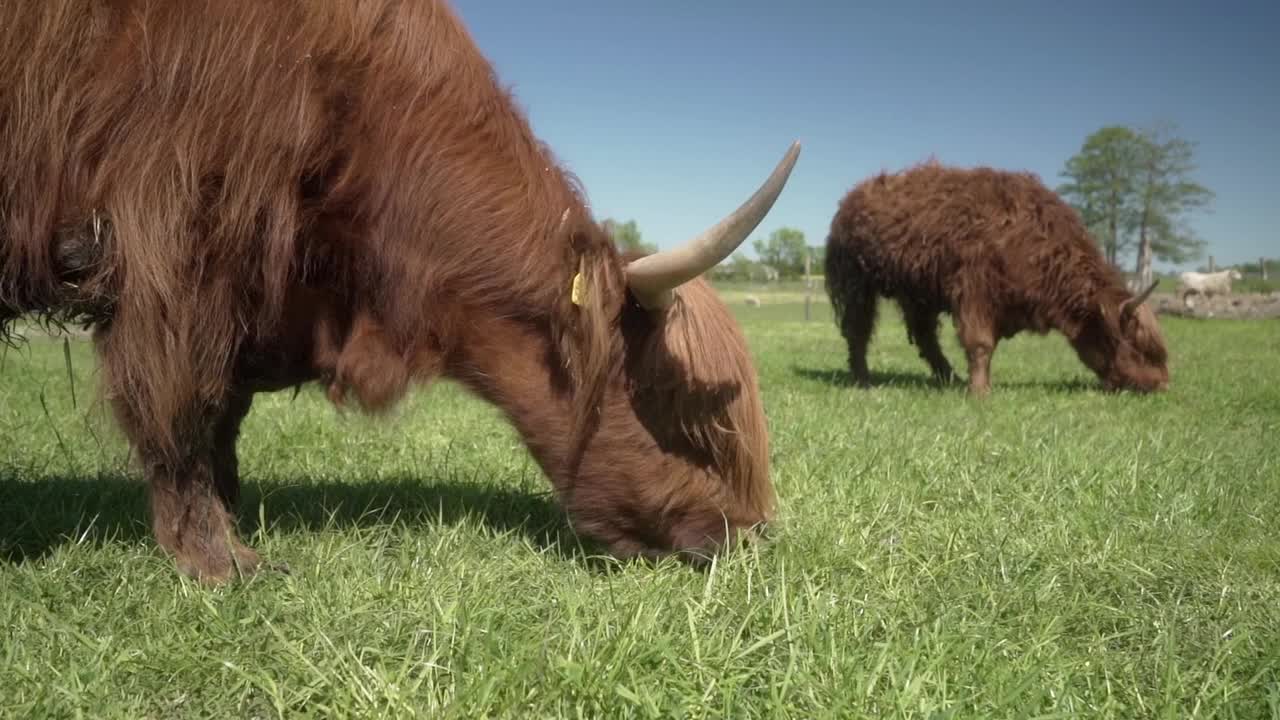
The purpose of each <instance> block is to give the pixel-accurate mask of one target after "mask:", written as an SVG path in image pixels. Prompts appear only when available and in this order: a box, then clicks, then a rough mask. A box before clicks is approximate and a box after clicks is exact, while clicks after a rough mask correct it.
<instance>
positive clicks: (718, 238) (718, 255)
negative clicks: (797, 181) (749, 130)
mask: <svg viewBox="0 0 1280 720" xmlns="http://www.w3.org/2000/svg"><path fill="white" fill-rule="evenodd" d="M799 157H800V141H798V140H797V141H796V142H793V143H791V147H790V148H789V149H788V150H787V154H786V155H784V156H783V157H782V161H781V162H779V163H778V166H777V167H776V168H774V169H773V173H772V174H771V175H769V179H768V180H765V181H764V184H763V185H761V186H760V189H759V190H756V192H755V194H754V195H752V196H751V198H750V199H748V200H747V201H746V202H745V203H743V204H742V206H741V207H739V208H738V209H737V210H734V211H733V213H732V214H730V215H729V216H728V217H726V218H725V219H723V220H721V221H720V222H718V223H716V224H715V225H713V226H711V227H710V228H708V229H707V230H705V231H703V232H702V234H701V235H698V236H697V237H695V238H693V239H692V240H690V241H688V242H686V243H685V244H683V245H681V246H680V247H677V248H674V249H671V250H664V251H663V252H659V253H654V254H652V255H647V256H645V257H642V258H640V259H639V260H636V261H635V262H632V263H630V264H629V265H627V285H628V286H629V287H630V288H631V292H632V293H634V294H635V296H636V300H638V301H639V302H640V304H641V305H643V306H644V307H646V308H648V309H650V310H661V309H663V308H665V307H667V306H669V305H670V304H671V303H672V302H673V301H674V300H675V294H674V292H673V291H674V290H675V289H676V288H678V287H680V286H681V285H683V284H684V283H687V282H689V281H690V280H692V279H694V278H695V277H697V276H699V275H701V274H702V273H704V272H706V271H708V270H710V269H711V268H713V267H715V266H716V265H717V264H718V263H719V262H720V261H721V260H724V259H725V258H727V257H729V255H730V254H731V253H733V251H734V250H737V249H738V246H739V245H741V244H742V243H743V242H744V241H745V240H746V239H747V236H748V235H750V234H751V231H753V230H755V229H756V226H757V225H759V224H760V221H761V220H764V216H765V215H768V214H769V210H770V209H772V208H773V203H774V202H775V201H777V199H778V194H779V193H781V192H782V188H783V186H784V185H786V184H787V178H789V177H790V176H791V168H793V167H795V164H796V159H797V158H799Z"/></svg>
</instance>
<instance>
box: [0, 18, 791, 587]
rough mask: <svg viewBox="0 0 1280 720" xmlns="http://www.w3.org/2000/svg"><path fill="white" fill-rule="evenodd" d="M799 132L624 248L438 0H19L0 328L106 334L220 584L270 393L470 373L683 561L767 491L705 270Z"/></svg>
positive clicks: (566, 488) (567, 468)
mask: <svg viewBox="0 0 1280 720" xmlns="http://www.w3.org/2000/svg"><path fill="white" fill-rule="evenodd" d="M584 107H586V105H584ZM798 152H799V149H798V146H793V148H792V149H791V150H790V151H789V152H788V153H787V154H786V156H785V157H784V158H783V160H782V162H781V163H780V164H779V165H778V167H777V168H776V169H775V170H774V172H773V174H772V175H771V176H770V177H769V179H768V180H767V181H766V182H765V184H764V186H763V187H761V188H760V189H759V190H758V191H757V192H756V193H755V195H753V196H752V197H751V198H750V199H749V200H748V201H747V202H746V204H744V205H743V206H742V207H741V208H739V209H738V210H736V211H735V212H734V213H733V214H731V215H730V216H729V217H727V218H726V219H725V220H723V221H721V222H720V223H718V224H717V225H715V226H713V227H712V228H710V229H709V230H707V231H706V232H705V233H703V234H702V235H700V236H698V237H695V238H693V239H692V240H690V241H689V242H688V243H686V244H684V245H682V246H679V247H678V248H676V249H674V250H671V251H668V252H663V253H657V254H654V255H650V256H648V257H643V258H635V257H627V258H624V257H620V256H619V254H618V253H617V251H616V250H615V249H614V247H613V245H612V243H611V241H610V238H609V237H608V236H607V235H606V233H605V232H604V230H603V229H602V228H601V227H600V226H599V225H598V224H597V223H595V222H594V221H593V220H592V218H591V214H590V211H589V208H588V207H587V204H586V202H585V199H584V198H583V196H582V193H581V192H580V190H579V188H578V186H577V183H576V180H575V179H574V178H573V177H572V176H571V175H570V174H569V173H568V172H567V171H566V170H564V169H562V168H561V167H560V165H559V164H557V162H556V160H555V158H554V157H553V156H552V154H551V152H550V151H549V150H548V149H547V148H545V147H544V146H543V145H542V144H541V143H540V142H539V141H538V140H537V139H536V138H535V137H534V135H533V133H532V131H531V130H530V127H529V124H528V122H527V121H526V119H525V117H524V115H523V114H522V112H521V111H520V109H519V108H518V107H517V105H516V102H515V101H514V100H513V98H512V97H511V95H510V94H509V93H508V92H507V91H505V90H504V89H503V88H502V87H501V86H500V85H499V84H498V80H497V79H496V78H495V77H494V72H493V70H492V68H491V67H490V65H489V63H488V62H487V61H486V59H485V58H484V57H483V56H482V55H481V53H480V52H479V51H478V49H477V48H476V46H475V44H474V42H473V41H472V39H471V37H470V35H469V34H468V33H467V31H466V29H465V28H464V27H463V25H462V23H461V22H460V21H459V19H458V18H457V17H456V15H455V13H454V12H453V10H452V9H450V8H449V7H448V6H447V5H446V4H445V3H444V2H441V1H439V0H351V1H349V2H348V1H337V0H334V1H323V0H279V1H275V2H266V1H264V0H217V1H216V2H215V1H213V0H189V1H186V0H184V1H179V0H170V1H164V0H147V1H145V2H144V1H143V0H83V1H82V2H74V3H71V2H54V1H50V2H44V1H43V0H36V1H32V2H25V1H23V2H4V3H0V334H3V335H5V336H6V337H8V333H9V332H11V331H12V329H13V326H12V325H11V321H12V320H13V319H15V318H16V317H18V316H19V315H23V314H32V315H34V316H37V317H42V318H44V319H46V320H49V321H53V322H54V323H63V322H83V323H86V324H89V325H91V326H93V328H94V340H95V346H96V349H97V352H98V354H99V356H100V359H101V363H102V366H103V372H102V384H103V390H104V391H105V396H106V398H107V400H108V401H109V403H110V405H111V406H112V408H113V409H114V412H115V416H116V417H117V419H118V421H119V423H120V425H121V426H122V427H123V430H124V432H125V434H126V435H127V437H128V439H129V441H130V442H131V443H132V445H133V446H134V448H135V449H136V453H135V454H136V456H137V457H139V458H140V459H141V462H142V468H143V472H144V474H145V476H146V479H147V481H148V483H149V487H150V501H151V513H152V522H153V530H154V532H155V537H156V539H157V541H158V542H159V544H160V545H161V546H163V547H164V548H165V549H166V550H168V551H169V552H170V553H172V554H173V556H174V557H175V559H176V562H177V565H178V567H179V568H181V569H182V570H183V571H184V572H186V573H189V574H191V575H193V576H195V577H198V578H200V579H202V580H204V581H209V582H219V581H224V580H226V579H228V578H231V577H233V576H235V575H236V574H237V573H242V572H249V571H252V570H253V569H254V568H256V567H258V566H259V563H260V560H259V558H258V556H257V554H256V553H255V552H254V551H253V550H251V549H250V548H248V547H247V546H245V545H244V544H243V543H242V542H241V541H240V540H239V539H238V538H237V535H236V532H235V528H234V523H233V515H232V513H233V508H234V504H235V502H236V498H237V496H238V489H239V482H240V481H239V477H238V470H237V461H236V449H235V447H236V438H237V435H238V434H239V428H240V424H241V421H242V420H243V418H244V417H245V415H246V414H247V413H248V412H249V409H250V405H251V403H252V400H253V396H254V394H255V393H257V392H267V391H274V390H281V389H285V388H289V387H292V386H295V385H297V384H299V383H304V382H309V381H313V380H319V381H321V382H323V383H325V384H326V385H327V386H328V392H329V396H330V397H331V398H332V399H333V400H334V401H335V402H344V401H345V400H346V399H347V398H348V397H353V398H354V400H355V401H356V402H357V403H358V404H359V405H360V406H361V407H363V408H365V409H367V410H371V411H377V410H381V409H384V408H387V407H389V406H391V405H392V404H394V403H395V402H396V401H397V400H398V399H399V398H400V397H401V396H402V395H403V394H404V393H405V392H406V390H407V388H408V387H409V385H410V384H411V382H418V383H425V382H429V381H431V380H432V379H433V378H436V377H447V378H452V379H454V380H457V381H459V382H461V383H462V384H464V385H465V386H466V387H468V388H470V389H471V390H472V391H474V392H475V393H477V394H478V395H479V396H481V397H483V398H485V399H487V400H488V401H490V402H492V403H494V404H495V405H497V406H498V407H500V408H501V409H502V410H503V411H504V413H505V415H506V417H507V418H509V419H510V421H511V422H512V423H513V424H514V426H515V427H516V428H517V429H518V431H519V432H520V433H521V435H522V436H523V438H524V440H525V442H526V444H527V446H528V448H529V450H530V452H531V453H532V455H533V456H534V458H536V460H537V462H538V463H539V465H540V466H541V468H542V470H543V471H544V472H545V473H546V475H547V476H548V477H549V479H550V481H551V483H552V485H553V486H554V488H555V490H556V493H557V496H558V498H559V500H560V502H561V503H563V505H564V506H565V507H566V509H567V511H568V514H569V516H570V518H571V520H572V523H573V525H574V526H575V527H576V528H577V529H578V530H579V531H580V532H582V533H583V534H584V535H586V536H588V537H590V538H594V539H596V540H598V541H600V542H602V543H604V544H605V545H606V546H607V547H608V548H609V549H610V550H611V551H612V552H613V553H614V554H615V555H617V556H619V557H624V558H625V557H632V556H645V557H657V556H662V555H667V554H672V553H676V554H680V555H681V556H684V557H690V558H692V557H694V556H699V555H705V554H706V553H711V552H715V551H717V550H718V549H720V548H723V547H725V546H727V544H728V543H729V542H730V540H731V539H732V538H733V537H735V536H736V535H737V533H738V531H739V530H743V529H747V528H750V527H751V526H754V525H757V524H759V523H763V522H765V521H767V520H768V519H769V518H770V516H771V514H772V512H773V503H774V495H773V489H772V485H771V484H770V480H769V451H768V438H767V433H766V427H765V417H764V413H763V410H762V408H761V404H760V395H759V390H758V388H757V381H756V374H755V370H754V367H753V365H752V361H751V357H750V355H749V354H748V351H747V347H746V344H745V342H744V341H743V337H742V335H741V333H740V331H739V329H738V327H737V326H736V324H735V323H734V321H733V320H732V318H731V316H730V314H729V313H728V311H727V309H726V308H725V307H724V306H723V305H722V304H721V303H720V302H719V301H718V300H717V298H716V296H715V295H714V294H713V293H712V291H711V290H710V289H709V287H708V286H707V285H706V284H705V282H704V281H703V280H702V279H701V278H700V277H699V276H700V275H701V274H702V273H703V272H704V271H706V270H707V269H709V268H710V267H711V266H713V265H715V264H716V263H717V262H719V261H720V260H721V259H723V258H724V257H726V256H727V255H728V254H729V253H731V252H732V251H733V249H734V248H735V247H737V246H738V245H739V244H740V243H741V242H742V241H743V240H744V239H745V238H746V237H747V235H748V234H749V233H750V232H751V231H752V230H753V229H754V228H755V227H756V225H757V224H758V223H759V222H760V221H761V220H762V219H763V218H764V216H765V214H766V213H767V212H768V211H769V209H770V207H771V206H772V204H773V202H774V201H775V200H776V198H777V196H778V194H779V192H781V190H782V188H783V185H784V184H785V182H786V180H787V177H788V176H789V174H790V172H791V169H792V167H793V166H794V164H795V161H796V158H797V156H798Z"/></svg>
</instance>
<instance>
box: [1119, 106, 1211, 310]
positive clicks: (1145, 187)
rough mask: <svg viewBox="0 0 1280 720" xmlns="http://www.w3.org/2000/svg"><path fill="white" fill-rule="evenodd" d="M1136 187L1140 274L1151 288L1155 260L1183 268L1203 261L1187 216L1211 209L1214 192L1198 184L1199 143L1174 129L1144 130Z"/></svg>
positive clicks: (1201, 243)
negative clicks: (1194, 261) (1189, 263)
mask: <svg viewBox="0 0 1280 720" xmlns="http://www.w3.org/2000/svg"><path fill="white" fill-rule="evenodd" d="M1141 137H1142V142H1141V144H1140V146H1139V147H1140V150H1139V154H1138V165H1137V171H1138V172H1137V177H1136V180H1135V183H1134V189H1135V195H1136V198H1137V203H1136V207H1137V209H1138V211H1137V213H1136V214H1135V219H1134V224H1135V232H1136V234H1137V241H1138V261H1137V268H1136V272H1137V275H1138V283H1139V285H1141V286H1142V287H1146V286H1147V285H1150V284H1151V280H1152V275H1151V258H1152V256H1153V255H1154V256H1155V257H1158V258H1160V259H1161V260H1165V261H1168V262H1175V263H1181V262H1186V261H1188V260H1192V259H1195V258H1198V257H1200V255H1201V254H1202V253H1203V252H1204V246H1205V243H1204V241H1203V240H1201V239H1200V238H1199V237H1197V236H1196V234H1195V233H1194V232H1193V231H1192V230H1191V228H1190V227H1188V226H1187V224H1186V214H1187V213H1188V212H1190V211H1192V210H1197V209H1201V208H1207V207H1208V206H1209V205H1210V203H1212V202H1213V192H1212V191H1211V190H1209V189H1208V188H1206V187H1204V186H1203V185H1201V184H1199V183H1197V182H1196V181H1195V180H1193V179H1192V177H1191V175H1192V173H1194V172H1195V170H1196V163H1195V144H1194V143H1192V142H1190V141H1189V140H1184V139H1182V138H1180V137H1177V136H1175V135H1173V134H1172V132H1171V131H1170V129H1165V128H1161V129H1151V130H1145V131H1143V133H1142V135H1141Z"/></svg>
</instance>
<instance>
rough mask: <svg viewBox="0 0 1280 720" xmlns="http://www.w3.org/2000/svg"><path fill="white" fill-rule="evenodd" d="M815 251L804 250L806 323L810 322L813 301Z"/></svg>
mask: <svg viewBox="0 0 1280 720" xmlns="http://www.w3.org/2000/svg"><path fill="white" fill-rule="evenodd" d="M812 272H813V251H812V250H810V249H809V248H805V249H804V321H805V322H809V304H810V303H811V302H812V301H813V299H812V295H813V275H812Z"/></svg>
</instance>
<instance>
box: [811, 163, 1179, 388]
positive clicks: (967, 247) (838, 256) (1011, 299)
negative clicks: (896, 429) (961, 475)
mask: <svg viewBox="0 0 1280 720" xmlns="http://www.w3.org/2000/svg"><path fill="white" fill-rule="evenodd" d="M826 282H827V293H828V295H829V296H830V298H831V303H832V307H833V309H834V311H835V316H836V322H837V324H838V325H839V327H840V330H841V333H842V334H843V335H844V338H845V340H846V342H847V343H848V347H849V370H850V373H851V374H852V375H853V378H854V380H855V381H857V382H858V383H859V384H861V385H864V386H865V385H868V384H869V383H870V373H869V371H868V369H867V345H868V343H869V342H870V339H871V334H872V331H873V329H874V325H875V318H876V304H877V301H878V299H879V296H885V297H888V298H893V299H894V300H896V301H897V303H898V305H899V306H900V307H901V309H902V314H903V318H904V320H905V322H906V325H907V332H908V335H909V337H910V339H911V342H912V343H913V344H914V345H915V346H916V347H917V349H918V350H919V352H920V357H921V358H923V359H924V361H925V362H927V363H928V364H929V367H930V369H931V370H932V373H933V376H934V377H935V378H937V379H939V380H942V381H948V380H950V379H952V377H953V373H952V369H951V365H950V363H948V362H947V359H946V357H945V356H944V355H943V354H942V349H941V348H940V347H939V345H938V316H939V315H940V314H941V313H944V312H946V313H950V314H951V315H952V318H953V321H954V323H955V326H956V330H957V333H958V335H959V339H960V343H961V345H962V346H963V347H964V349H965V354H966V356H967V359H968V364H969V390H970V392H972V393H975V394H986V393H987V392H989V391H990V383H991V380H990V364H991V355H992V353H994V352H995V348H996V343H997V342H999V341H1000V340H1001V339H1002V338H1008V337H1012V336H1013V335H1015V334H1017V333H1019V332H1022V331H1024V330H1030V331H1032V332H1036V333H1040V334H1044V333H1047V332H1048V331H1049V330H1057V331H1059V332H1061V333H1062V334H1063V335H1065V336H1066V337H1067V339H1068V340H1069V341H1070V342H1071V345H1072V347H1074V348H1075V350H1076V353H1077V354H1078V355H1079V357H1080V359H1081V361H1083V362H1084V364H1085V365H1087V366H1088V367H1089V368H1090V369H1091V370H1093V372H1094V373H1096V374H1097V375H1098V377H1099V378H1101V379H1102V382H1103V383H1104V384H1105V385H1106V387H1107V388H1109V389H1124V388H1127V389H1132V390H1138V391H1156V390H1163V389H1164V388H1165V387H1167V385H1168V382H1169V371H1168V369H1167V367H1166V352H1165V346H1164V340H1163V339H1162V337H1161V334H1160V328H1159V325H1158V324H1157V322H1156V318H1155V314H1154V313H1153V312H1152V311H1151V309H1150V308H1148V307H1147V306H1146V305H1145V304H1144V301H1145V300H1146V298H1147V296H1148V295H1150V293H1151V291H1152V290H1153V289H1155V286H1154V285H1152V286H1151V287H1150V288H1147V289H1146V291H1144V292H1143V293H1141V294H1139V295H1137V296H1134V295H1133V294H1131V293H1130V292H1129V291H1128V290H1126V289H1125V285H1124V281H1123V279H1122V278H1121V276H1120V274H1119V273H1118V272H1116V270H1115V269H1114V268H1112V267H1111V266H1110V265H1109V264H1108V263H1107V262H1106V260H1105V259H1104V258H1103V257H1102V255H1101V254H1100V253H1099V252H1098V249H1097V247H1096V245H1095V244H1094V242H1093V241H1092V240H1091V239H1090V238H1089V235H1088V233H1087V231H1086V230H1085V228H1084V225H1083V224H1082V223H1081V221H1080V217H1079V216H1078V214H1077V213H1076V211H1075V210H1074V209H1073V208H1071V207H1070V206H1069V205H1067V204H1066V203H1065V202H1063V201H1062V200H1061V198H1059V197H1058V196H1057V195H1056V194H1055V193H1053V192H1052V191H1050V190H1049V189H1048V188H1046V187H1045V186H1044V185H1043V184H1041V182H1040V181H1039V180H1038V179H1037V178H1036V177H1035V176H1033V175H1031V174H1027V173H1014V172H1003V171H998V170H992V169H990V168H977V169H956V168H949V167H946V166H943V165H939V164H936V163H929V164H925V165H921V166H917V167H914V168H911V169H909V170H906V171H903V172H900V173H896V174H883V173H882V174H880V175H877V176H875V177H873V178H870V179H868V180H866V181H864V182H862V183H860V184H859V185H857V186H856V187H855V188H854V189H853V190H852V191H850V192H849V194H848V195H846V196H845V197H844V199H843V200H842V201H841V202H840V206H839V209H838V210H837V212H836V215H835V218H834V219H833V220H832V222H831V232H830V235H829V236H828V238H827V255H826Z"/></svg>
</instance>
